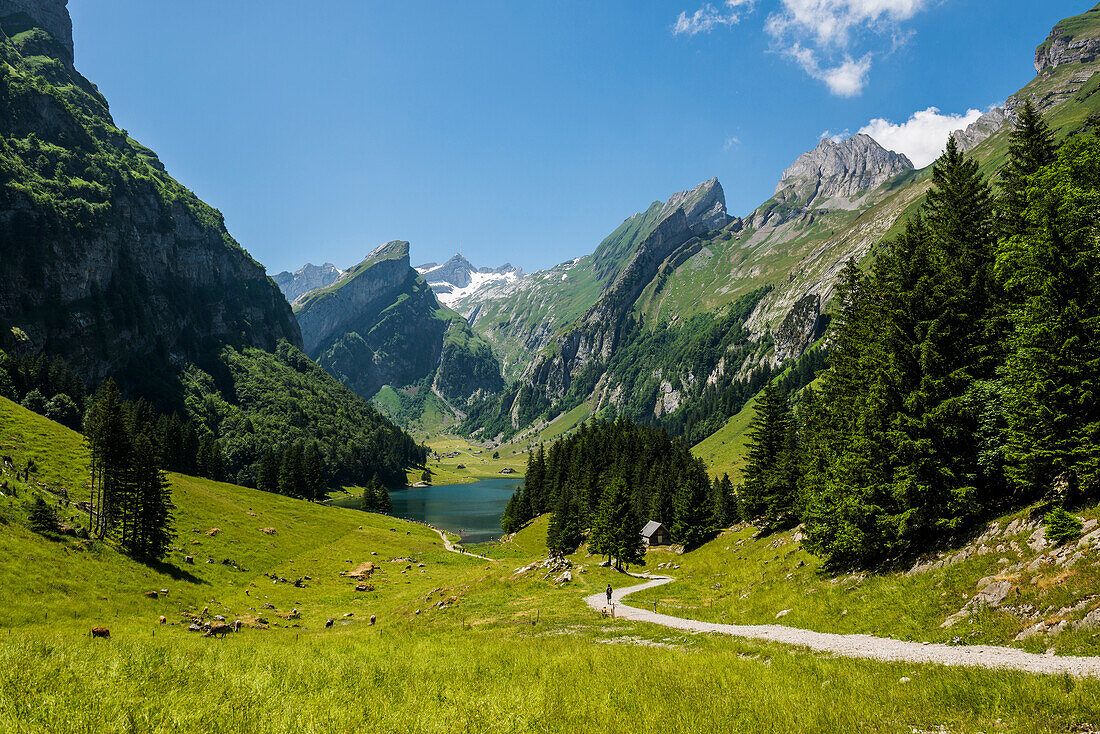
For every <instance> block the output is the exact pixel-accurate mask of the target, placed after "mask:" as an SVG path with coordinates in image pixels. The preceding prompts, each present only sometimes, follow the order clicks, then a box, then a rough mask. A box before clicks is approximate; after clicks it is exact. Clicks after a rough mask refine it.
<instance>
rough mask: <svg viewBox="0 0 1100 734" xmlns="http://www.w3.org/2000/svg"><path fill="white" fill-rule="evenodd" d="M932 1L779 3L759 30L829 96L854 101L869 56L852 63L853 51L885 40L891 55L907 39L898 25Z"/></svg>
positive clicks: (868, 69) (865, 76)
mask: <svg viewBox="0 0 1100 734" xmlns="http://www.w3.org/2000/svg"><path fill="white" fill-rule="evenodd" d="M934 1H935V0H780V4H781V6H782V7H781V8H780V9H779V10H777V11H776V12H773V13H771V14H770V15H769V16H768V19H767V22H766V23H765V25H764V29H765V30H766V31H767V33H768V35H769V36H771V38H772V41H773V43H775V45H776V46H777V47H778V48H779V49H781V50H782V51H783V52H784V53H786V54H787V55H788V56H790V57H791V58H793V59H795V61H797V62H798V64H799V66H801V67H802V69H803V71H805V72H806V73H807V74H808V75H810V76H811V77H812V78H814V79H817V80H818V81H821V82H824V83H825V85H826V86H827V87H828V88H829V91H830V92H832V93H833V94H835V95H837V96H840V97H854V96H856V95H857V94H859V93H860V92H862V91H863V87H864V86H866V84H867V79H868V76H869V75H870V73H871V59H872V58H873V54H872V53H871V52H870V51H868V50H865V49H864V50H862V53H861V54H860V55H859V56H858V58H857V56H856V55H855V54H854V53H853V51H852V49H853V46H856V45H857V42H861V43H860V44H859V45H862V43H866V42H867V41H869V40H877V38H879V37H882V38H884V39H885V38H888V39H889V41H890V51H893V50H896V49H897V48H898V47H900V46H902V45H904V44H905V43H906V42H907V41H908V40H909V38H911V37H912V35H913V34H912V31H907V30H904V29H902V28H901V27H900V25H899V24H900V23H902V22H904V21H907V20H910V19H912V18H913V16H915V15H916V14H917V13H919V12H920V11H922V10H924V9H925V8H926V7H928V6H929V5H930V4H931V3H932V2H934Z"/></svg>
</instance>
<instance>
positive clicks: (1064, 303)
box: [998, 137, 1100, 500]
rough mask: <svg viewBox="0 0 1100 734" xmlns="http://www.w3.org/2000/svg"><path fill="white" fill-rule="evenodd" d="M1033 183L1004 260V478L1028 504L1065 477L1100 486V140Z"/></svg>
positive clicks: (1060, 159)
mask: <svg viewBox="0 0 1100 734" xmlns="http://www.w3.org/2000/svg"><path fill="white" fill-rule="evenodd" d="M1031 181H1032V185H1031V186H1030V187H1029V188H1028V189H1027V194H1028V196H1027V201H1026V208H1025V209H1024V212H1023V216H1024V219H1025V221H1026V222H1027V227H1026V231H1025V232H1024V233H1023V234H1016V235H1014V236H1012V237H1009V238H1008V239H1006V240H1003V241H1002V243H1001V247H1000V253H999V257H998V273H999V275H1000V278H1001V280H1002V282H1004V283H1005V289H1006V291H1007V293H1008V297H1009V303H1010V308H1011V314H1012V319H1013V322H1014V324H1015V328H1014V331H1013V334H1012V336H1011V338H1010V340H1009V341H1010V350H1009V355H1008V358H1007V359H1006V361H1005V365H1004V368H1003V370H1002V374H1003V377H1004V381H1005V384H1006V403H1007V410H1006V421H1007V431H1006V447H1005V455H1006V464H1007V466H1006V473H1007V475H1008V478H1009V481H1010V482H1011V483H1012V485H1013V487H1014V488H1015V491H1016V493H1017V496H1019V497H1020V498H1021V499H1023V500H1027V499H1029V498H1033V497H1035V496H1036V495H1037V494H1040V493H1041V492H1042V491H1044V489H1045V488H1048V487H1050V486H1051V485H1052V484H1053V483H1054V481H1055V479H1056V478H1059V477H1063V478H1064V479H1066V480H1068V481H1069V482H1070V483H1071V484H1078V485H1079V486H1080V487H1082V488H1084V489H1085V490H1086V491H1090V490H1092V491H1095V489H1096V488H1098V487H1100V407H1098V405H1100V400H1098V396H1100V290H1098V289H1097V287H1096V274H1097V272H1100V244H1098V242H1100V240H1098V237H1097V232H1098V230H1097V220H1098V214H1100V140H1098V139H1097V138H1095V137H1081V138H1076V139H1074V140H1071V141H1069V142H1067V143H1066V144H1065V145H1064V146H1063V147H1062V149H1061V150H1060V151H1059V152H1058V155H1057V158H1056V160H1055V161H1054V163H1052V164H1051V165H1049V166H1047V167H1046V168H1044V169H1042V170H1041V171H1039V172H1038V173H1037V174H1035V175H1034V176H1033V177H1032V179H1031Z"/></svg>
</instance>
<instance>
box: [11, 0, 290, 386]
mask: <svg viewBox="0 0 1100 734" xmlns="http://www.w3.org/2000/svg"><path fill="white" fill-rule="evenodd" d="M33 5H35V4H34V3H30V4H28V3H21V4H19V8H15V7H9V6H8V4H7V3H0V349H5V350H7V351H12V350H13V349H14V348H16V347H20V346H22V345H21V344H17V343H16V339H15V338H14V337H13V336H12V334H11V332H10V329H11V328H12V327H18V328H19V329H20V330H21V334H23V335H25V336H26V339H27V344H28V346H29V348H30V349H33V350H34V351H36V352H37V351H40V352H45V353H47V354H50V355H54V356H60V357H62V358H64V359H65V360H66V362H68V363H69V364H70V365H71V366H72V367H73V368H74V369H75V370H76V371H77V373H78V374H80V375H81V377H83V378H84V379H85V380H86V381H98V380H100V379H102V378H103V377H104V376H106V375H107V374H115V375H125V382H126V384H127V386H128V388H129V389H130V390H134V391H138V390H140V391H143V392H145V391H151V390H162V389H164V385H163V383H164V382H165V376H166V375H168V374H171V373H172V371H173V368H174V367H176V366H178V365H179V364H181V363H184V362H188V361H194V362H202V361H204V360H207V359H210V358H211V357H213V356H215V355H216V354H217V353H218V351H219V350H220V348H221V344H222V343H230V344H233V345H235V346H248V347H260V348H262V349H267V350H272V349H274V348H275V344H276V342H277V341H278V340H280V339H286V340H287V341H289V342H290V343H292V344H295V345H299V344H300V343H301V341H300V336H299V332H298V326H297V324H296V323H295V322H294V318H293V315H292V313H291V311H290V308H289V307H288V306H287V304H286V302H285V301H284V300H283V298H282V296H281V294H280V292H279V289H278V288H277V287H276V286H275V285H274V283H272V282H271V280H270V279H269V278H268V277H267V275H266V274H265V272H264V269H263V267H262V266H261V265H259V264H258V263H257V262H255V261H254V260H253V259H252V258H251V257H250V256H249V255H248V253H247V252H245V251H244V249H242V248H241V246H240V245H239V244H237V242H236V241H235V240H234V239H233V238H232V237H231V236H230V235H229V233H228V232H227V231H226V229H225V226H224V222H223V220H222V215H221V214H220V213H219V212H218V211H217V210H215V209H213V208H212V207H210V206H208V205H207V204H205V203H203V202H202V201H200V200H199V199H198V198H197V197H196V196H195V195H194V194H193V193H191V192H190V191H188V190H187V189H186V188H184V187H183V186H181V185H180V184H179V183H178V182H177V181H175V180H174V179H173V178H172V177H171V176H170V175H168V173H167V172H166V171H165V169H164V166H163V165H162V164H161V162H160V160H159V159H158V158H157V156H156V154H155V153H153V151H151V150H149V149H148V148H146V147H144V146H142V145H141V144H139V143H138V142H137V141H135V140H133V139H132V138H130V137H129V135H127V133H126V131H125V130H123V129H121V128H119V127H117V126H116V125H115V123H114V120H113V119H112V117H111V114H110V111H109V108H108V105H107V101H106V100H105V99H104V98H103V96H102V95H101V94H100V93H99V91H98V90H97V89H96V87H95V85H94V84H92V83H91V82H89V81H88V80H87V79H85V78H84V77H83V76H81V75H80V74H79V73H78V72H77V71H76V69H75V68H74V66H73V54H72V38H71V37H63V38H59V37H57V36H56V35H52V34H51V33H50V32H48V31H46V30H44V29H42V28H40V27H38V26H37V25H36V24H37V22H38V21H37V20H36V18H34V17H31V16H30V15H28V14H27V13H26V12H23V10H21V9H22V8H29V7H31V6H33ZM41 5H42V9H41V10H42V15H43V17H46V16H47V14H48V13H54V14H55V15H56V14H57V13H60V14H61V15H64V20H65V25H68V15H67V11H65V9H64V7H61V8H60V10H58V11H56V13H55V11H54V10H53V9H47V8H46V7H45V4H41ZM47 11H48V13H47ZM49 17H51V18H52V17H53V16H52V15H50V16H49ZM61 32H62V31H61V30H56V29H55V31H54V33H61Z"/></svg>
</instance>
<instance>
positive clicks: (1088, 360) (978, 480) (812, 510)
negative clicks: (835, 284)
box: [740, 103, 1100, 567]
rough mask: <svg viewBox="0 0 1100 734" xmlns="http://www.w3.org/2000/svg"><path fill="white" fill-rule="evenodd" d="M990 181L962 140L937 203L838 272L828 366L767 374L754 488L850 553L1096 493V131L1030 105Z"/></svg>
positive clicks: (763, 501)
mask: <svg viewBox="0 0 1100 734" xmlns="http://www.w3.org/2000/svg"><path fill="white" fill-rule="evenodd" d="M1009 141H1010V152H1009V156H1008V159H1007V161H1006V163H1005V165H1004V166H1003V167H1002V168H1001V169H1000V170H999V171H998V172H997V173H996V175H995V178H994V179H993V180H992V181H991V180H990V179H988V178H987V177H986V176H985V175H983V174H982V172H981V171H980V170H979V166H978V164H977V162H976V161H975V160H974V159H973V158H971V157H969V156H967V155H966V154H964V153H963V152H961V151H960V150H959V147H958V144H957V143H956V141H955V140H954V139H951V140H949V141H948V145H947V150H946V152H945V153H944V154H943V156H942V157H941V158H940V159H939V160H938V161H937V162H936V163H935V165H934V166H933V168H932V187H931V189H930V191H929V194H928V197H927V201H926V203H925V204H924V205H923V206H922V207H921V208H920V209H919V210H918V211H917V212H914V213H913V214H912V215H911V216H910V217H909V218H908V219H907V221H906V225H905V230H904V232H902V233H901V234H899V235H898V236H896V237H894V238H892V239H890V240H889V241H887V242H886V243H884V245H883V247H882V248H881V251H880V253H879V255H878V257H877V258H876V260H875V261H874V263H873V265H872V266H871V268H870V270H869V272H866V273H864V272H863V271H861V270H860V269H859V268H858V267H857V266H856V264H855V262H854V261H849V263H848V265H847V266H846V268H845V270H844V272H843V276H842V279H841V282H840V286H839V303H840V305H839V308H838V312H837V317H836V319H835V321H834V324H833V331H832V336H831V338H830V341H831V349H830V365H831V368H830V369H829V371H828V372H826V373H825V375H824V379H823V381H822V383H821V388H820V392H819V393H814V392H813V391H812V390H809V391H807V392H806V393H805V394H804V395H803V396H802V397H801V401H800V405H799V407H798V410H797V411H796V412H795V413H794V414H793V415H792V412H791V407H790V404H789V402H788V400H787V398H786V396H785V395H784V394H783V392H782V391H780V390H778V389H776V387H775V386H774V385H770V386H769V388H768V389H767V390H765V392H764V394H763V396H762V397H761V398H760V400H758V402H757V406H756V412H757V420H756V422H755V424H754V429H753V432H752V441H751V446H750V454H749V464H748V467H747V468H746V471H745V477H746V478H745V483H744V485H743V486H742V488H741V490H740V496H741V500H742V506H743V508H744V509H745V512H746V514H747V515H748V516H749V517H752V518H754V519H756V520H757V521H758V522H761V523H763V524H764V525H767V526H773V527H775V526H782V525H784V524H793V523H795V522H802V523H804V525H805V533H806V535H807V541H806V543H807V546H808V547H809V548H811V549H813V550H814V551H815V552H818V553H820V554H822V555H823V556H824V557H825V558H826V559H827V560H828V562H829V563H830V564H832V565H833V566H838V567H847V566H868V565H875V564H879V563H883V562H889V561H891V560H894V559H898V558H909V557H912V556H913V555H914V554H917V553H920V552H923V551H926V550H928V549H930V548H933V547H936V546H937V545H939V544H941V543H944V542H945V541H949V540H951V539H954V538H958V537H959V536H960V534H962V533H965V532H967V531H968V530H969V529H970V528H972V527H974V526H975V525H976V524H977V523H978V521H980V520H982V519H986V518H988V517H990V516H991V515H996V514H1000V513H1003V512H1007V511H1010V510H1012V509H1013V508H1016V507H1020V506H1023V505H1027V504H1030V503H1033V502H1035V501H1037V500H1042V499H1046V500H1047V501H1048V502H1049V503H1050V504H1049V505H1048V506H1050V507H1073V506H1075V505H1076V504H1077V503H1080V502H1082V501H1095V500H1096V499H1097V498H1100V468H1098V467H1100V448H1098V447H1100V412H1098V409H1097V407H1096V401H1095V399H1094V398H1095V395H1096V394H1097V391H1098V390H1100V353H1098V345H1100V299H1098V298H1097V295H1096V289H1095V287H1094V277H1095V273H1096V272H1097V267H1098V265H1100V248H1098V246H1097V242H1098V241H1100V239H1098V236H1097V235H1098V233H1097V229H1096V228H1097V221H1098V216H1100V137H1098V136H1097V135H1096V134H1095V133H1094V132H1091V131H1088V132H1082V133H1080V134H1078V135H1075V136H1071V137H1070V138H1069V139H1067V140H1065V141H1064V142H1063V143H1062V144H1061V145H1060V146H1058V147H1056V146H1055V137H1054V134H1053V132H1052V131H1051V129H1050V127H1049V126H1048V125H1047V124H1046V122H1045V121H1044V120H1043V119H1042V117H1041V116H1040V115H1039V114H1038V113H1037V111H1036V110H1035V108H1034V107H1033V106H1032V105H1031V104H1030V103H1026V104H1025V105H1024V106H1023V107H1022V108H1021V110H1020V111H1019V115H1018V118H1017V121H1016V122H1015V124H1014V129H1013V131H1012V133H1011V135H1010V136H1009Z"/></svg>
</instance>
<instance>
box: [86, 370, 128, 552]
mask: <svg viewBox="0 0 1100 734" xmlns="http://www.w3.org/2000/svg"><path fill="white" fill-rule="evenodd" d="M84 428H85V433H84V438H85V441H86V443H87V444H88V450H89V451H88V453H89V455H90V458H91V462H90V468H91V473H92V477H91V479H92V502H91V504H92V505H93V507H94V509H92V510H90V511H89V513H90V514H91V515H94V517H93V524H92V529H93V532H94V534H95V535H96V537H98V538H104V537H106V536H107V535H108V534H110V533H112V532H113V531H114V530H115V529H116V528H117V527H118V525H119V523H120V522H121V520H122V519H123V515H122V513H123V511H124V508H125V507H126V506H127V503H128V502H129V500H130V495H131V492H132V490H133V486H132V482H131V473H130V466H131V463H132V459H133V450H132V446H131V443H130V430H129V426H127V424H126V417H125V414H124V407H123V404H122V398H121V395H120V394H119V391H118V387H117V386H116V385H115V383H114V381H113V380H111V379H107V380H106V381H105V382H104V383H103V385H102V386H101V387H100V389H99V392H98V393H96V397H95V399H94V400H93V402H92V406H91V407H90V408H89V410H88V415H87V417H86V420H85V426H84Z"/></svg>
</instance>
